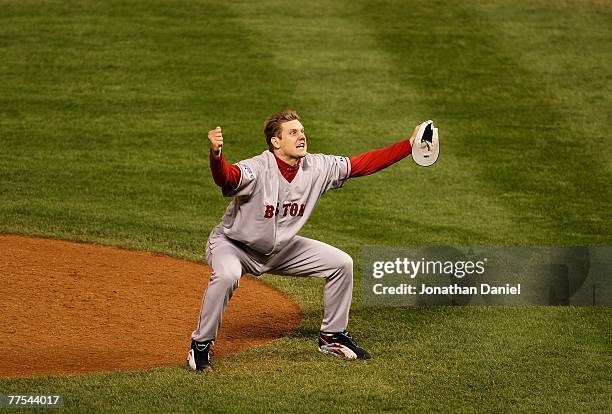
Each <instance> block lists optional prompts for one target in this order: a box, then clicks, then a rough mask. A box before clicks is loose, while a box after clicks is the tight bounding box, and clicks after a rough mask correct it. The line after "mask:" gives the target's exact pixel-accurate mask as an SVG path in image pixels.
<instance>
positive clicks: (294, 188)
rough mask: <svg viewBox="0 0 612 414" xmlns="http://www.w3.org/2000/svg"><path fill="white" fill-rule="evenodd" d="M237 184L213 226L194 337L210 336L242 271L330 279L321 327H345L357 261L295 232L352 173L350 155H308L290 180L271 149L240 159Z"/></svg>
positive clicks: (333, 328) (236, 286)
mask: <svg viewBox="0 0 612 414" xmlns="http://www.w3.org/2000/svg"><path fill="white" fill-rule="evenodd" d="M237 165H238V167H239V168H240V173H241V174H240V175H241V178H240V183H239V185H238V187H237V188H235V189H234V190H231V191H226V192H224V195H225V196H231V197H233V200H232V202H231V203H230V205H229V206H228V208H227V210H226V211H225V214H224V216H223V219H222V221H221V223H220V224H219V225H218V226H217V227H215V228H214V229H213V231H212V232H211V234H210V236H209V238H208V243H207V246H206V259H207V261H208V263H209V264H210V265H211V267H212V270H213V272H212V277H211V279H210V282H209V285H208V288H207V289H206V292H205V293H204V298H203V300H202V307H201V309H200V318H199V319H198V325H197V328H196V329H195V331H193V333H192V336H191V337H192V339H194V340H196V341H204V340H213V339H215V338H216V336H217V331H218V329H219V326H220V325H221V320H222V318H223V314H224V312H225V309H226V307H227V305H228V302H229V300H230V298H231V297H232V294H233V292H234V290H235V289H236V288H238V286H239V282H240V278H241V277H242V275H243V274H245V273H251V274H254V275H260V274H263V273H275V274H281V275H290V276H316V277H322V278H325V280H326V283H325V288H324V292H323V304H324V308H325V309H324V315H323V321H322V323H321V331H324V332H338V331H342V330H344V329H345V328H346V325H347V323H348V316H349V310H350V307H351V299H352V291H353V261H352V259H351V257H350V256H349V255H348V254H346V253H345V252H343V251H341V250H340V249H337V248H335V247H333V246H330V245H328V244H325V243H323V242H320V241H317V240H311V239H308V238H305V237H300V236H298V235H297V233H298V232H299V231H300V229H301V228H302V226H303V225H304V224H305V223H306V221H307V220H308V217H310V215H311V214H312V211H313V209H314V207H315V205H316V204H317V202H318V201H319V199H320V198H321V195H322V194H323V193H325V192H326V191H327V190H330V189H334V188H339V187H342V185H343V184H344V182H345V181H346V179H347V178H348V177H349V175H350V172H351V166H350V162H349V160H348V159H347V158H345V157H338V156H332V155H321V154H308V155H306V157H304V158H302V161H301V166H300V169H299V170H298V172H297V174H296V176H295V177H294V179H293V180H292V181H291V183H289V182H288V181H287V180H286V179H285V178H284V177H283V176H282V174H281V172H280V170H279V168H278V165H277V163H276V159H275V157H274V154H272V153H271V152H270V151H265V152H264V153H262V154H261V155H258V156H256V157H253V158H250V159H247V160H244V161H240V162H239V163H238V164H237Z"/></svg>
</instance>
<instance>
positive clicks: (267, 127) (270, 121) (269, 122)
mask: <svg viewBox="0 0 612 414" xmlns="http://www.w3.org/2000/svg"><path fill="white" fill-rule="evenodd" d="M296 119H297V120H298V121H299V120H300V116H299V115H298V113H297V112H295V111H294V110H293V109H285V110H284V111H281V112H277V113H275V114H274V115H270V116H269V117H268V118H267V119H266V122H264V135H265V137H266V143H267V144H268V148H269V149H270V151H272V137H279V138H280V136H281V132H282V130H283V127H282V124H284V123H285V122H289V121H295V120H296Z"/></svg>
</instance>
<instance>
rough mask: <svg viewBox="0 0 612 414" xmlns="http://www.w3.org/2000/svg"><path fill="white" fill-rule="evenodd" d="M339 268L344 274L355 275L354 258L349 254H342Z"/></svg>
mask: <svg viewBox="0 0 612 414" xmlns="http://www.w3.org/2000/svg"><path fill="white" fill-rule="evenodd" d="M338 268H339V269H340V270H341V271H342V272H343V273H348V274H353V258H352V257H351V256H350V255H348V254H347V253H344V252H342V254H340V255H339V257H338Z"/></svg>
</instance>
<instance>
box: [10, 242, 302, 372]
mask: <svg viewBox="0 0 612 414" xmlns="http://www.w3.org/2000/svg"><path fill="white" fill-rule="evenodd" d="M209 277H210V268H209V267H208V266H204V265H201V264H196V263H192V262H189V261H186V260H179V259H174V258H171V257H166V256H160V255H154V254H149V253H139V252H133V251H127V250H121V249H116V248H112V247H105V246H97V245H89V244H78V243H70V242H64V241H57V240H49V239H36V238H28V237H20V236H9V235H0V283H1V285H2V294H1V295H0V349H1V350H2V352H0V376H2V377H14V376H26V375H49V374H66V373H81V372H93V371H119V370H138V369H145V368H152V367H159V366H163V365H177V364H182V363H186V357H187V351H188V349H189V344H190V338H189V337H190V334H191V332H192V331H193V329H194V328H195V324H196V322H197V319H198V315H199V310H200V303H201V300H202V294H203V292H204V290H205V289H206V286H207V285H208V278H209ZM299 323H300V310H299V308H298V306H297V305H296V304H295V303H294V302H292V301H291V300H290V299H289V298H288V297H287V296H285V295H284V294H283V293H281V292H280V291H278V290H276V289H274V288H271V287H269V286H267V285H266V284H264V283H262V282H260V281H258V280H256V279H254V278H252V277H249V276H245V277H243V278H242V280H241V281H240V288H239V289H237V290H236V292H235V294H234V296H233V298H232V301H231V302H230V304H229V306H228V309H227V312H226V314H225V318H224V320H223V326H222V327H221V330H220V332H219V336H218V338H217V344H216V345H215V348H214V351H215V357H219V356H223V355H228V354H231V353H235V352H240V351H243V350H245V349H247V348H248V347H250V346H253V345H258V344H262V343H265V342H269V341H271V340H273V339H275V338H279V337H281V336H283V335H285V334H287V333H288V332H290V331H291V330H293V329H295V328H296V327H297V326H298V324H299Z"/></svg>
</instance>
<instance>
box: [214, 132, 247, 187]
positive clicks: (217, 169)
mask: <svg viewBox="0 0 612 414" xmlns="http://www.w3.org/2000/svg"><path fill="white" fill-rule="evenodd" d="M208 140H209V141H210V171H211V172H212V176H213V180H215V183H216V184H217V185H218V186H219V187H221V189H222V190H223V191H224V192H226V191H231V190H233V189H235V188H236V187H238V184H240V168H238V167H237V166H236V165H232V164H229V163H228V162H227V161H225V158H223V154H221V149H222V147H223V133H222V132H221V127H217V128H215V129H213V130H212V131H208Z"/></svg>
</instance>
